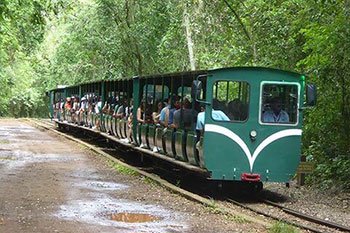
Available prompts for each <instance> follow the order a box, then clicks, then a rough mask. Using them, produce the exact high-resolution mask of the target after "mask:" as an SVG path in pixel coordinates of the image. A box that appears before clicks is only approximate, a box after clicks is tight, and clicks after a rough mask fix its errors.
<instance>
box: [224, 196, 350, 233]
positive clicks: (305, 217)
mask: <svg viewBox="0 0 350 233" xmlns="http://www.w3.org/2000/svg"><path fill="white" fill-rule="evenodd" d="M227 201H228V202H230V203H233V204H235V205H238V206H240V207H242V208H244V209H248V210H250V211H253V212H255V213H257V214H260V215H263V216H265V217H269V218H272V219H275V220H277V221H282V222H286V223H288V224H290V225H293V226H296V227H298V228H302V229H305V230H308V231H311V232H315V233H325V232H327V231H322V230H320V229H317V228H314V227H310V226H307V225H305V224H302V223H297V222H293V221H289V220H286V219H284V218H282V217H278V216H274V215H272V214H269V213H266V212H264V211H261V210H258V209H256V208H253V207H250V206H248V205H246V204H243V203H241V202H239V201H236V200H232V199H230V198H228V199H227ZM261 201H262V202H264V203H265V204H269V205H272V206H274V207H277V208H278V209H280V210H282V211H283V212H285V213H287V214H290V215H293V216H295V217H298V218H300V219H303V220H307V221H309V222H313V223H316V224H319V225H322V226H326V227H330V228H332V229H336V230H340V231H345V232H350V228H349V227H346V226H343V225H340V224H337V223H333V222H329V221H325V220H323V219H320V218H316V217H312V216H310V215H306V214H303V213H300V212H297V211H295V210H292V209H290V208H286V207H284V206H282V205H279V204H277V203H275V202H271V201H269V200H265V199H261Z"/></svg>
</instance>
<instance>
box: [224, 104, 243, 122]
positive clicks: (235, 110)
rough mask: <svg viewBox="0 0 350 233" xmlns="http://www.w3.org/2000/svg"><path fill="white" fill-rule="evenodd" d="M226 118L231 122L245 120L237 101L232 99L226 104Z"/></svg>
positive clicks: (240, 105)
mask: <svg viewBox="0 0 350 233" xmlns="http://www.w3.org/2000/svg"><path fill="white" fill-rule="evenodd" d="M227 107H228V116H229V118H230V119H231V120H235V121H241V120H245V118H246V117H244V115H245V114H244V113H243V111H244V107H243V104H242V102H241V101H240V100H239V99H234V100H232V101H230V102H229V103H228V106H227Z"/></svg>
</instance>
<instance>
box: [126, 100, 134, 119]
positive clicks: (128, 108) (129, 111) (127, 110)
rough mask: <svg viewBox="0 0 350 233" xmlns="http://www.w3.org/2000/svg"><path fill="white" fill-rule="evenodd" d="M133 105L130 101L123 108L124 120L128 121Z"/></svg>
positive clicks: (132, 101)
mask: <svg viewBox="0 0 350 233" xmlns="http://www.w3.org/2000/svg"><path fill="white" fill-rule="evenodd" d="M133 105H134V100H133V99H130V103H129V105H127V106H126V107H125V117H124V118H125V120H128V118H129V115H130V113H132V107H133Z"/></svg>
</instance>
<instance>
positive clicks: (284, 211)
mask: <svg viewBox="0 0 350 233" xmlns="http://www.w3.org/2000/svg"><path fill="white" fill-rule="evenodd" d="M36 124H38V125H39V126H41V127H44V128H47V129H48V128H53V127H52V123H51V122H49V121H40V122H38V121H36ZM80 135H81V134H80ZM80 139H84V137H81V136H80ZM84 141H85V142H86V143H88V144H92V143H93V144H94V146H95V147H96V148H98V150H101V151H103V152H104V153H106V154H108V155H110V156H113V157H114V156H115V154H116V152H115V150H114V149H113V148H111V147H110V146H109V145H110V144H108V143H106V141H105V140H101V139H99V140H97V142H96V141H95V140H91V138H90V139H89V138H85V139H84ZM131 164H132V165H131V166H135V167H137V169H139V170H140V171H141V173H142V175H147V174H150V176H148V177H150V178H151V179H152V177H153V176H152V175H151V174H156V175H157V177H158V179H160V180H163V179H164V180H166V182H170V183H172V185H170V186H169V187H170V188H169V187H168V188H169V189H171V190H172V191H174V190H175V189H176V190H175V192H178V193H180V194H181V195H184V196H186V197H187V198H189V199H191V200H194V201H197V202H200V203H202V204H205V205H211V204H212V202H213V201H212V200H213V196H211V195H212V193H210V194H208V193H203V190H199V189H197V188H196V187H193V186H192V185H191V182H190V183H186V184H184V185H180V184H179V183H178V181H179V180H180V181H181V178H180V177H179V176H178V175H174V174H173V173H172V172H171V171H170V170H169V169H162V170H161V169H158V168H156V169H154V168H152V167H149V166H147V165H146V166H143V165H141V164H140V163H138V162H135V161H132V162H131ZM164 172H165V173H164ZM164 174H165V175H164ZM155 179H157V178H155ZM156 182H159V180H158V181H156ZM160 182H162V181H160ZM181 182H182V181H181ZM193 183H198V180H197V181H196V182H193ZM178 186H180V187H181V188H184V189H186V190H183V189H181V188H179V187H178ZM191 186H192V187H191ZM198 186H201V185H198ZM184 193H185V194H184ZM216 195H217V194H216ZM223 195H225V194H223ZM204 196H205V197H208V196H210V198H205V197H204ZM257 198H258V199H256V198H255V199H254V200H250V201H249V202H250V203H247V200H239V199H238V198H237V199H233V198H232V197H228V198H223V197H221V198H220V197H219V198H218V199H217V196H216V197H214V199H215V200H218V202H219V203H220V204H221V208H222V213H224V214H233V215H237V212H232V211H231V212H230V211H229V210H227V209H225V207H226V208H228V209H230V208H232V207H233V205H234V206H239V207H241V208H243V209H246V210H249V211H252V212H254V213H256V214H258V215H263V216H265V217H268V218H271V219H274V220H277V221H282V222H285V223H287V224H290V225H293V226H296V227H298V228H301V229H304V230H307V231H308V232H316V233H325V232H350V227H347V226H343V225H340V224H337V223H334V222H330V221H326V220H323V219H320V218H317V217H314V216H310V215H307V214H304V213H301V212H299V211H297V210H293V209H291V208H287V207H285V206H283V205H281V204H279V203H276V202H273V201H271V200H267V199H264V198H260V197H259V196H257ZM220 199H222V200H220ZM243 218H245V219H247V220H248V221H253V220H254V218H251V217H248V216H247V215H243ZM258 222H259V223H262V222H261V221H260V220H259V221H258ZM262 224H263V223H262ZM265 226H267V227H268V224H267V225H265Z"/></svg>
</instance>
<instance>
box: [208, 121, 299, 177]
mask: <svg viewBox="0 0 350 233" xmlns="http://www.w3.org/2000/svg"><path fill="white" fill-rule="evenodd" d="M205 131H206V132H214V133H218V134H222V135H224V136H226V137H228V138H230V139H231V140H232V141H234V142H236V143H237V144H238V145H239V146H240V147H241V149H242V150H243V151H244V153H245V155H246V157H247V158H248V161H249V166H250V171H251V172H252V171H253V166H254V162H255V160H256V158H257V157H258V156H259V154H260V152H261V151H262V150H263V149H264V148H265V147H266V146H268V145H269V144H270V143H272V142H274V141H276V140H278V139H280V138H284V137H288V136H301V133H302V130H301V129H286V130H281V131H279V132H277V133H274V134H272V135H270V136H268V137H267V138H266V139H265V140H264V141H262V142H261V143H260V144H259V146H258V147H257V148H256V149H255V151H254V153H253V155H252V154H251V153H250V150H249V148H248V146H247V144H245V142H244V141H243V140H242V139H241V138H240V137H239V136H238V135H237V134H235V133H234V132H232V131H231V130H229V129H227V128H225V127H223V126H219V125H213V124H207V125H205Z"/></svg>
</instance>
